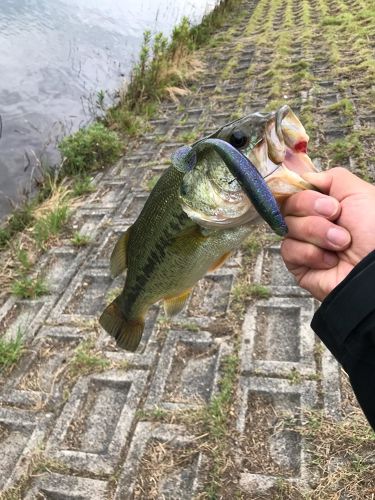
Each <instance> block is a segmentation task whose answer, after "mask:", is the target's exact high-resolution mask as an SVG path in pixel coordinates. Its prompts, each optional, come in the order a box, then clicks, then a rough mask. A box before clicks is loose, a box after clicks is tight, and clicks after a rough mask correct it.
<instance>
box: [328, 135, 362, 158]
mask: <svg viewBox="0 0 375 500" xmlns="http://www.w3.org/2000/svg"><path fill="white" fill-rule="evenodd" d="M362 153H363V143H362V141H361V139H360V137H359V135H358V134H357V133H355V132H353V133H352V134H349V135H347V136H346V137H345V138H344V139H338V140H337V141H334V142H332V143H330V144H328V146H327V154H328V156H329V158H330V159H331V160H332V161H333V163H334V164H340V163H341V162H346V161H348V160H349V158H350V157H351V156H353V157H357V158H358V157H361V156H362Z"/></svg>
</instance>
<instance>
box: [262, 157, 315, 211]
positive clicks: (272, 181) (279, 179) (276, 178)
mask: <svg viewBox="0 0 375 500" xmlns="http://www.w3.org/2000/svg"><path fill="white" fill-rule="evenodd" d="M267 185H268V187H269V188H270V190H271V192H272V194H273V196H274V197H275V198H276V201H277V202H278V203H281V202H283V201H285V200H286V199H287V198H289V196H291V195H292V194H295V193H298V192H300V191H305V190H306V189H312V190H316V188H315V187H314V186H313V185H312V184H310V183H309V182H307V181H305V180H304V179H303V178H302V177H301V176H300V175H298V174H296V173H295V172H292V171H291V170H289V169H288V168H286V167H284V166H282V167H280V168H279V169H278V170H277V171H276V172H275V173H273V174H272V175H270V176H269V177H268V178H267Z"/></svg>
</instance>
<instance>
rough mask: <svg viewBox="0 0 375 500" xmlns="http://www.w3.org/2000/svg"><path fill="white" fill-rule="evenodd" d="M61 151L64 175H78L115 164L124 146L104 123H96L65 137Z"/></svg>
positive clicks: (60, 146) (61, 144) (61, 143)
mask: <svg viewBox="0 0 375 500" xmlns="http://www.w3.org/2000/svg"><path fill="white" fill-rule="evenodd" d="M59 150H60V152H61V154H62V156H63V165H62V169H61V171H62V174H63V175H76V174H84V173H85V172H89V171H90V170H92V169H94V168H99V167H103V166H105V165H110V164H112V163H114V162H115V161H116V160H117V159H118V158H119V156H120V154H121V151H122V144H121V141H120V139H119V137H118V135H117V134H116V132H113V131H111V130H109V129H108V128H107V127H105V126H104V125H103V124H102V123H94V124H92V125H90V126H89V127H87V128H83V129H80V130H78V132H76V133H75V134H72V135H70V136H67V137H65V138H64V139H63V140H62V141H61V142H60V144H59Z"/></svg>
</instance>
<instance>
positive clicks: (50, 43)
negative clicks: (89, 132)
mask: <svg viewBox="0 0 375 500" xmlns="http://www.w3.org/2000/svg"><path fill="white" fill-rule="evenodd" d="M215 3H216V0H188V1H186V0H173V1H172V2H171V1H170V0H106V1H105V2H103V1H102V0H1V3H0V115H1V117H2V125H3V127H2V137H1V139H0V218H1V217H3V216H4V215H5V214H6V213H8V212H9V211H10V210H11V207H12V204H11V200H17V199H19V198H20V195H21V193H22V191H23V190H24V189H28V188H29V186H30V183H31V178H32V176H33V175H34V174H35V167H36V165H37V164H38V161H39V160H40V159H44V160H45V159H48V161H49V162H55V161H57V160H58V155H57V152H56V143H57V141H58V140H59V138H61V137H62V136H63V135H64V134H66V133H70V132H72V131H74V130H76V129H77V128H78V127H80V126H82V125H83V124H85V123H87V122H88V121H89V120H90V118H91V111H90V110H91V109H92V105H93V103H94V101H95V95H96V93H97V92H98V91H99V90H105V91H106V92H108V93H109V94H110V93H111V92H114V91H115V90H116V89H118V88H119V86H120V85H121V82H122V81H123V78H124V76H126V75H128V74H129V71H130V68H131V66H132V64H133V62H134V60H135V59H136V57H137V54H138V50H139V47H140V45H141V43H142V35H143V31H144V30H145V29H151V30H152V31H163V32H164V33H165V34H166V35H167V34H169V33H170V32H171V30H172V28H173V26H175V25H176V24H177V23H178V22H179V20H180V19H181V18H182V17H183V16H184V15H187V16H188V17H189V18H190V19H191V20H192V21H193V22H198V21H199V20H200V18H201V17H202V16H203V14H204V13H205V12H207V10H208V9H209V8H212V7H213V5H214V4H215Z"/></svg>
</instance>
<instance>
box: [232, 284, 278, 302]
mask: <svg viewBox="0 0 375 500" xmlns="http://www.w3.org/2000/svg"><path fill="white" fill-rule="evenodd" d="M232 295H233V298H234V300H235V301H237V302H244V301H245V300H246V299H249V298H253V299H268V298H269V297H270V296H271V292H270V290H269V289H268V288H267V287H266V286H264V285H261V284H260V283H246V282H245V283H241V282H240V283H238V284H237V285H236V286H234V287H233V290H232Z"/></svg>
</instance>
